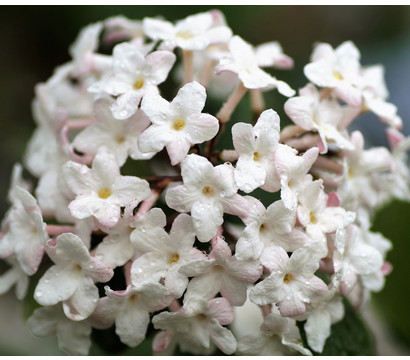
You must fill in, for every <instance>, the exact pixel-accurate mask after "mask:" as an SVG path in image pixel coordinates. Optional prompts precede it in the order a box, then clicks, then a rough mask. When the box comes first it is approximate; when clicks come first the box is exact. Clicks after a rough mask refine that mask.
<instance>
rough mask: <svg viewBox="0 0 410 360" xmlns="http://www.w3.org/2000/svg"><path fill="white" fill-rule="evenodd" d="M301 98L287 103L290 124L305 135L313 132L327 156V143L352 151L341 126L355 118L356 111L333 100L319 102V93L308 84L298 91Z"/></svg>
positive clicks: (292, 99) (294, 98)
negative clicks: (300, 129) (315, 132)
mask: <svg viewBox="0 0 410 360" xmlns="http://www.w3.org/2000/svg"><path fill="white" fill-rule="evenodd" d="M300 95H301V96H296V97H293V98H291V99H289V100H287V101H286V103H285V112H286V114H287V115H288V116H289V117H290V118H291V119H292V121H293V122H294V123H295V124H296V125H298V126H300V127H301V128H302V129H305V130H307V131H311V130H316V131H317V132H318V133H319V135H320V139H321V141H322V144H323V149H321V151H320V152H321V153H326V152H327V149H328V143H329V144H331V145H333V146H336V148H337V149H347V150H353V145H352V144H351V143H350V141H349V138H348V136H347V134H346V132H345V131H344V130H342V129H343V124H344V123H345V122H346V121H349V120H350V119H352V118H353V117H354V116H355V115H357V110H356V109H354V108H351V107H349V106H342V105H340V104H339V103H338V102H337V101H336V100H333V99H332V100H329V99H326V100H320V93H319V91H318V90H317V89H316V88H315V87H314V86H313V85H312V84H308V85H307V86H305V87H304V88H303V89H301V90H300Z"/></svg>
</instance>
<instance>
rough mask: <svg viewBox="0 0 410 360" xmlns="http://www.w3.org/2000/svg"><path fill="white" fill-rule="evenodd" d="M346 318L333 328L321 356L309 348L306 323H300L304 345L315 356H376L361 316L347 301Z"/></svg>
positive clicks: (345, 304)
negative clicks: (305, 328)
mask: <svg viewBox="0 0 410 360" xmlns="http://www.w3.org/2000/svg"><path fill="white" fill-rule="evenodd" d="M344 306H345V317H344V318H343V320H342V321H340V322H338V323H336V324H334V325H333V326H332V331H331V334H330V337H329V338H328V339H327V341H326V344H325V347H324V349H323V352H322V353H321V354H319V353H316V352H314V351H313V350H312V349H310V348H309V346H308V345H307V341H306V333H305V330H304V328H303V326H304V324H305V321H303V322H301V321H298V322H297V325H298V327H299V330H300V333H301V336H302V340H303V344H304V346H305V347H306V348H308V349H310V350H311V351H312V354H314V355H325V356H348V355H353V356H357V355H361V356H371V355H374V349H373V339H372V336H371V334H370V333H369V331H368V329H367V327H366V325H365V324H364V322H363V320H362V319H361V317H360V315H359V314H358V313H357V312H356V311H355V310H354V309H353V308H352V306H351V305H350V303H349V302H348V301H347V300H346V299H345V300H344Z"/></svg>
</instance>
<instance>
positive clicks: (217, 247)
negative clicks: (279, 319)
mask: <svg viewBox="0 0 410 360" xmlns="http://www.w3.org/2000/svg"><path fill="white" fill-rule="evenodd" d="M212 243H213V244H212V251H211V253H210V254H209V259H210V260H211V261H209V263H208V268H206V269H200V273H199V274H198V268H197V267H195V264H194V267H191V266H190V264H187V265H184V266H183V267H182V268H181V269H180V272H182V273H184V274H186V275H188V276H195V277H194V278H193V279H192V280H191V281H190V282H189V285H188V289H187V292H186V294H185V296H184V302H185V303H188V301H189V302H190V301H196V298H198V297H200V298H201V299H206V300H209V299H212V298H213V297H214V296H215V295H216V294H217V293H218V292H219V293H221V295H222V296H223V297H225V298H226V299H227V300H229V302H230V303H231V304H232V305H235V306H240V305H242V304H243V303H244V302H245V300H246V289H247V287H248V284H252V283H254V282H255V281H256V280H257V279H259V277H260V276H261V274H262V267H261V265H260V264H259V261H257V260H238V259H237V258H236V257H235V256H232V252H231V250H230V249H229V246H228V244H227V243H226V242H225V241H224V240H223V239H222V238H220V237H217V238H216V239H213V240H212Z"/></svg>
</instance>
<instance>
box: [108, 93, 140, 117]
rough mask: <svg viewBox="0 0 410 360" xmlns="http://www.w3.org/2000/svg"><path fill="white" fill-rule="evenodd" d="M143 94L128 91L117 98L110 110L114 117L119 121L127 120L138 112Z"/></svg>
mask: <svg viewBox="0 0 410 360" xmlns="http://www.w3.org/2000/svg"><path fill="white" fill-rule="evenodd" d="M141 97H142V94H141V92H138V91H127V92H126V93H124V94H122V95H120V96H118V97H117V99H116V100H115V102H114V103H112V104H111V106H110V108H111V111H112V114H113V115H114V117H115V118H116V119H118V120H125V119H128V118H129V117H131V116H132V115H134V114H135V113H136V112H137V110H138V105H139V103H140V101H141Z"/></svg>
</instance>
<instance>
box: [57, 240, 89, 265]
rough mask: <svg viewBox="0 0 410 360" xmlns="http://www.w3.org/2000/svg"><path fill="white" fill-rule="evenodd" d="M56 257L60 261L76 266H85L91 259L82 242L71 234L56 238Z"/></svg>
mask: <svg viewBox="0 0 410 360" xmlns="http://www.w3.org/2000/svg"><path fill="white" fill-rule="evenodd" d="M56 256H57V258H58V259H60V261H64V262H76V263H77V264H87V263H88V262H89V261H90V258H91V257H90V253H89V252H88V249H87V248H86V246H85V245H84V242H83V241H82V240H81V239H80V238H79V237H78V236H77V235H75V234H72V233H64V234H61V235H59V236H57V244H56Z"/></svg>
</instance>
